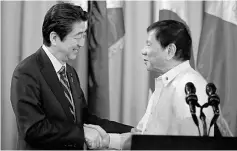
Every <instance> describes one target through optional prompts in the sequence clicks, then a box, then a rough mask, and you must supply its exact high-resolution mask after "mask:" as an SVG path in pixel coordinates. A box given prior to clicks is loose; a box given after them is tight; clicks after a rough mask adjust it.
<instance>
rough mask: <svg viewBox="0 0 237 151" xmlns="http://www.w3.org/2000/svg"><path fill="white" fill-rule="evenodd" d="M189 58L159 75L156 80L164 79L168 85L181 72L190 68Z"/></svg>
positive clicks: (164, 82)
mask: <svg viewBox="0 0 237 151" xmlns="http://www.w3.org/2000/svg"><path fill="white" fill-rule="evenodd" d="M190 67H191V66H190V63H189V60H187V61H184V62H183V63H180V64H179V65H177V66H176V67H174V68H172V69H170V70H169V71H167V72H166V73H165V74H163V75H161V76H159V77H158V78H156V80H162V82H163V84H164V86H166V85H167V84H168V83H170V81H172V80H173V79H174V78H175V77H176V76H177V75H178V74H179V73H181V72H182V71H184V70H186V69H187V68H190Z"/></svg>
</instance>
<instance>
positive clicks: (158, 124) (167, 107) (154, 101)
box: [110, 61, 214, 149]
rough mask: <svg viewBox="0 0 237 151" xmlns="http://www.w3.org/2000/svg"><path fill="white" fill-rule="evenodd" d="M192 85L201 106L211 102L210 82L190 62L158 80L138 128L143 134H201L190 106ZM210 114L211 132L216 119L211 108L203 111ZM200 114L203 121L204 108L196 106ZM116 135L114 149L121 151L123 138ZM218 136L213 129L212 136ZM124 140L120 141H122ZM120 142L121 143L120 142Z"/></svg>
mask: <svg viewBox="0 0 237 151" xmlns="http://www.w3.org/2000/svg"><path fill="white" fill-rule="evenodd" d="M188 82H192V83H193V84H194V86H195V87H196V95H197V97H198V103H199V104H200V105H203V104H204V103H206V102H207V99H208V96H207V94H206V84H207V82H206V80H205V79H204V78H203V77H202V76H201V75H200V74H199V73H198V72H197V71H195V70H194V69H193V68H191V66H190V64H189V61H185V62H183V63H181V64H179V65H178V66H176V67H174V68H173V69H171V70H169V71H168V72H166V73H165V74H163V75H162V76H159V77H158V78H156V79H155V91H154V92H153V94H152V96H151V98H150V100H149V103H148V106H147V109H146V112H145V114H144V116H143V117H142V119H141V120H140V121H139V123H138V125H137V129H139V130H141V131H142V134H146V135H147V134H151V135H199V133H198V128H197V127H196V125H195V124H194V122H193V119H192V116H191V113H190V109H189V106H188V104H187V103H186V100H185V97H186V94H185V90H184V88H185V85H186V83H188ZM203 112H204V114H205V115H206V121H207V130H208V128H209V124H210V121H211V119H212V117H213V115H214V114H213V110H212V108H211V107H208V108H205V109H204V110H203ZM196 115H197V117H198V119H199V115H200V108H197V107H196ZM199 127H200V131H201V134H203V133H202V132H203V128H202V122H201V121H200V120H199ZM115 135H116V134H114V136H112V137H111V139H110V140H111V142H112V143H111V144H115V142H114V140H113V139H117V140H116V143H117V144H116V145H115V146H113V145H111V144H110V147H111V148H115V147H116V149H121V146H122V137H121V135H119V134H117V135H116V136H115ZM213 135H214V129H213V127H212V128H211V131H210V136H213ZM119 137H120V139H119ZM119 141H120V142H119Z"/></svg>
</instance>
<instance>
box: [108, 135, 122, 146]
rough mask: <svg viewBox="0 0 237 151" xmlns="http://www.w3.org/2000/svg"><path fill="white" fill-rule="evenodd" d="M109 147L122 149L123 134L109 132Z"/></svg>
mask: <svg viewBox="0 0 237 151" xmlns="http://www.w3.org/2000/svg"><path fill="white" fill-rule="evenodd" d="M109 138H110V141H109V148H113V149H122V148H121V135H120V134H116V133H109Z"/></svg>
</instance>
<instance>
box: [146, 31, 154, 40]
mask: <svg viewBox="0 0 237 151" xmlns="http://www.w3.org/2000/svg"><path fill="white" fill-rule="evenodd" d="M155 33H156V30H151V31H149V32H148V38H147V40H149V41H154V40H155Z"/></svg>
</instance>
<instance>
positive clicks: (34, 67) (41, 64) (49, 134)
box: [11, 48, 132, 149]
mask: <svg viewBox="0 0 237 151" xmlns="http://www.w3.org/2000/svg"><path fill="white" fill-rule="evenodd" d="M66 69H67V76H68V80H69V83H70V86H71V89H72V94H73V100H74V104H75V108H76V117H77V122H76V123H74V122H73V117H72V114H71V113H70V110H69V102H68V100H67V99H66V98H65V95H64V92H63V88H62V87H61V85H60V82H59V79H58V77H57V74H56V72H55V70H54V67H53V65H52V63H51V61H50V59H49V58H48V56H47V55H46V53H45V52H44V50H43V49H42V48H40V49H39V50H38V51H37V52H36V53H34V54H32V55H31V56H29V57H27V58H26V59H24V60H23V61H22V62H21V63H20V64H19V65H18V66H17V67H16V69H15V70H14V73H13V77H12V83H11V103H12V106H13V110H14V113H15V116H16V120H17V126H18V135H19V136H18V138H19V139H18V149H83V144H84V142H85V139H84V131H83V123H90V124H96V125H100V126H101V127H102V128H103V129H105V131H107V132H109V133H124V132H129V131H130V130H131V128H132V127H130V126H127V125H123V124H120V123H116V122H113V121H108V120H105V119H100V118H98V117H96V116H95V115H92V114H90V113H89V111H88V108H87V104H86V101H85V98H84V94H83V91H82V89H81V87H80V82H79V78H78V75H77V73H76V71H75V69H74V68H73V67H71V66H70V65H68V64H67V68H66Z"/></svg>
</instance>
